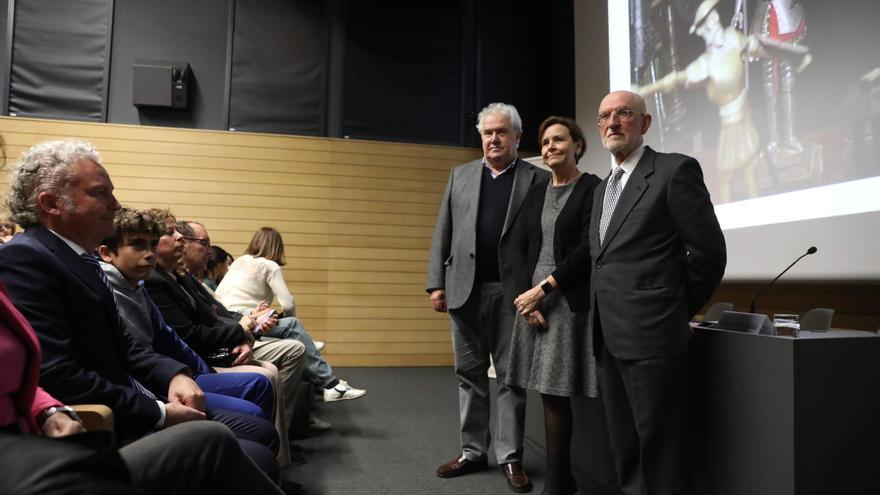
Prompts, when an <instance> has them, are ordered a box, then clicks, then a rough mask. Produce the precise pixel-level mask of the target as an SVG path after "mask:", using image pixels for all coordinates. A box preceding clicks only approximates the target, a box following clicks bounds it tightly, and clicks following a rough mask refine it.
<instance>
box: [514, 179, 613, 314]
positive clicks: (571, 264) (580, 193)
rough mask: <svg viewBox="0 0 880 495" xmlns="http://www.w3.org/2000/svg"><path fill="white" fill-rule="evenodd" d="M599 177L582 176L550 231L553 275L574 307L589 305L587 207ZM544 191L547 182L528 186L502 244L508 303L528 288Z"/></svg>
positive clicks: (540, 237)
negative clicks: (552, 229)
mask: <svg viewBox="0 0 880 495" xmlns="http://www.w3.org/2000/svg"><path fill="white" fill-rule="evenodd" d="M599 182H601V181H600V179H599V178H598V177H596V176H595V175H592V174H583V175H581V176H580V178H579V179H578V181H577V183H576V184H575V185H574V189H573V190H572V191H571V194H570V195H569V196H568V200H567V201H566V202H565V206H564V207H563V208H562V211H560V212H559V216H558V217H556V224H555V225H556V228H555V229H554V232H553V255H554V258H555V259H556V269H555V270H554V271H553V278H555V279H556V282H557V284H558V285H559V287H560V289H561V290H562V292H563V293H564V294H565V299H566V300H567V301H568V306H569V308H571V310H572V311H578V312H586V311H589V309H590V299H589V293H588V292H589V287H590V284H589V281H590V277H589V274H590V243H589V227H590V210H591V209H592V207H593V191H594V190H595V188H596V184H598V183H599ZM546 195H547V184H538V185H536V186H532V188H531V189H530V190H529V193H528V194H527V195H526V198H525V200H524V201H523V206H522V208H521V209H520V212H519V215H517V217H516V220H515V221H514V224H513V227H511V229H510V235H508V236H507V237H506V238H505V239H504V240H503V241H502V243H501V252H502V255H501V259H502V264H501V271H502V272H503V273H506V274H507V275H506V278H507V279H509V280H510V283H509V284H507V285H505V287H504V288H505V293H504V295H505V298H506V299H507V302H508V303H509V304H513V300H514V299H516V296H518V295H520V294H522V293H523V292H525V291H527V290H529V289H531V288H532V276H533V275H534V273H535V267H536V266H537V265H538V255H539V254H540V252H541V245H542V244H543V235H542V228H541V213H542V212H543V209H544V198H545V197H546Z"/></svg>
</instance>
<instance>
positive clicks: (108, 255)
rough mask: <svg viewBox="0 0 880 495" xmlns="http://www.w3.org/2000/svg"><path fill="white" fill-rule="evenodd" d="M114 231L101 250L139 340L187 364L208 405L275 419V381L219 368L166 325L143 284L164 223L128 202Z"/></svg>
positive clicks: (153, 262) (125, 316) (121, 308)
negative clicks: (206, 361) (128, 206)
mask: <svg viewBox="0 0 880 495" xmlns="http://www.w3.org/2000/svg"><path fill="white" fill-rule="evenodd" d="M113 225H114V228H115V231H114V232H113V235H112V236H110V237H108V238H106V239H104V241H103V242H102V243H101V247H99V248H98V252H99V254H100V256H101V259H102V260H104V263H101V268H103V270H104V273H105V274H106V275H107V278H108V279H109V280H110V284H111V285H112V286H113V293H114V295H115V296H116V303H117V305H118V307H119V312H120V316H122V318H123V319H124V320H125V326H126V328H127V329H128V330H129V333H131V335H132V337H134V338H135V339H136V340H137V341H138V342H140V343H141V345H143V346H144V347H146V348H147V349H150V350H154V351H155V352H158V353H160V354H164V355H166V356H168V357H170V358H172V359H174V360H176V361H178V362H180V363H183V364H186V365H187V366H189V367H190V369H192V370H193V372H194V375H195V376H194V378H195V381H196V383H198V384H199V386H200V387H201V388H202V390H204V391H205V400H206V404H207V405H208V407H211V408H215V409H224V410H228V411H235V412H241V413H245V414H252V415H254V416H260V417H262V418H264V419H271V418H272V411H273V410H274V407H275V406H274V404H275V403H274V396H273V392H272V382H271V381H270V380H269V378H266V377H265V376H263V375H262V374H259V373H222V374H219V373H215V372H214V370H212V369H211V368H210V367H209V366H208V364H207V363H205V361H204V360H202V358H200V357H199V355H198V354H196V353H195V352H193V350H192V349H190V348H189V346H188V345H186V343H185V342H184V341H182V340H181V339H180V337H178V336H177V334H176V333H175V332H174V330H172V329H171V328H169V327H168V325H166V324H165V320H163V319H162V315H161V314H160V313H159V309H158V308H157V307H156V305H155V304H153V301H152V300H151V299H150V297H149V295H147V291H146V289H144V288H143V280H144V279H145V278H147V276H148V275H149V274H150V272H151V271H152V269H153V267H154V266H155V265H156V245H157V244H158V241H159V236H160V235H162V232H163V230H164V228H165V226H164V224H159V223H158V222H157V221H156V219H155V218H154V217H153V216H152V215H150V214H149V213H148V212H145V211H137V210H132V209H129V208H125V207H123V208H122V209H120V210H119V211H118V212H116V219H115V220H114V222H113Z"/></svg>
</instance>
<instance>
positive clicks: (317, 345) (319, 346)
mask: <svg viewBox="0 0 880 495" xmlns="http://www.w3.org/2000/svg"><path fill="white" fill-rule="evenodd" d="M314 342H315V349H318V352H321V350H323V349H324V346H325V345H326V344H324V342H322V341H320V340H316V341H314Z"/></svg>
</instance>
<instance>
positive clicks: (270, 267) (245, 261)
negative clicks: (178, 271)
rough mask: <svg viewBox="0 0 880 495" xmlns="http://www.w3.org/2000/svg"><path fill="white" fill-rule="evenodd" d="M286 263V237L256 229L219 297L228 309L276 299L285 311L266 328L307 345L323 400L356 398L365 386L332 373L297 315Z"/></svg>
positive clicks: (309, 373) (309, 369) (308, 374)
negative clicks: (349, 382)
mask: <svg viewBox="0 0 880 495" xmlns="http://www.w3.org/2000/svg"><path fill="white" fill-rule="evenodd" d="M285 263H286V260H285V257H284V241H282V239H281V234H280V233H279V232H278V231H277V230H275V229H273V228H271V227H262V228H260V230H258V231H257V232H256V233H254V236H253V238H251V242H250V243H249V244H248V246H247V249H245V251H244V254H243V255H242V256H239V257H238V258H237V259H236V260H235V261H233V262H232V265H231V266H230V267H229V271H228V272H227V273H226V276H224V277H223V280H222V281H221V282H220V285H219V286H217V298H218V299H219V300H220V302H222V303H223V305H224V306H226V307H227V308H228V309H230V310H232V311H238V312H243V313H249V312H250V311H251V309H253V308H254V307H256V306H257V305H258V304H260V303H261V302H262V301H272V299H273V298H274V299H277V300H278V304H279V305H280V306H281V310H282V311H283V317H282V318H279V320H278V324H277V325H276V326H275V327H273V328H271V329H269V330H266V331H265V335H267V336H269V337H276V338H280V339H296V340H299V341H300V342H302V343H303V344H304V345H305V347H306V358H307V359H306V367H305V369H304V370H303V376H304V377H305V378H306V379H307V380H309V381H310V382H311V383H312V384H314V385H316V386H319V387H321V388H323V389H324V401H326V402H332V401H337V400H344V399H357V398H358V397H361V396H363V395H364V394H366V393H367V392H366V390H360V389H356V388H352V387H351V386H350V385H349V384H348V383H347V382H346V381H345V380H340V379H339V378H337V377H336V376H335V375H334V374H333V370H332V369H331V368H330V365H329V364H328V363H327V361H325V360H324V358H323V357H321V353H320V351H319V349H318V348H317V347H316V346H315V342H314V341H313V340H312V337H311V336H310V335H309V333H308V332H307V331H306V329H305V328H303V326H302V323H300V321H299V320H298V319H297V318H296V302H295V301H294V299H293V295H292V294H291V293H290V291H289V290H287V283H286V282H285V281H284V274H283V273H282V271H281V266H282V265H284V264H285Z"/></svg>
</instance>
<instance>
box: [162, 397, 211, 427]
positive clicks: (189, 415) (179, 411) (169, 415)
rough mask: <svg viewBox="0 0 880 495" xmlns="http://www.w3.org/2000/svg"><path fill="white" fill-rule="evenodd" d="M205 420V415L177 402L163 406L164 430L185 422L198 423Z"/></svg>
mask: <svg viewBox="0 0 880 495" xmlns="http://www.w3.org/2000/svg"><path fill="white" fill-rule="evenodd" d="M202 419H205V413H203V412H202V411H198V410H196V409H193V408H191V407H187V406H185V405H183V404H180V403H178V402H169V403H168V404H165V428H168V427H169V426H174V425H176V424H179V423H185V422H187V421H198V420H202Z"/></svg>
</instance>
